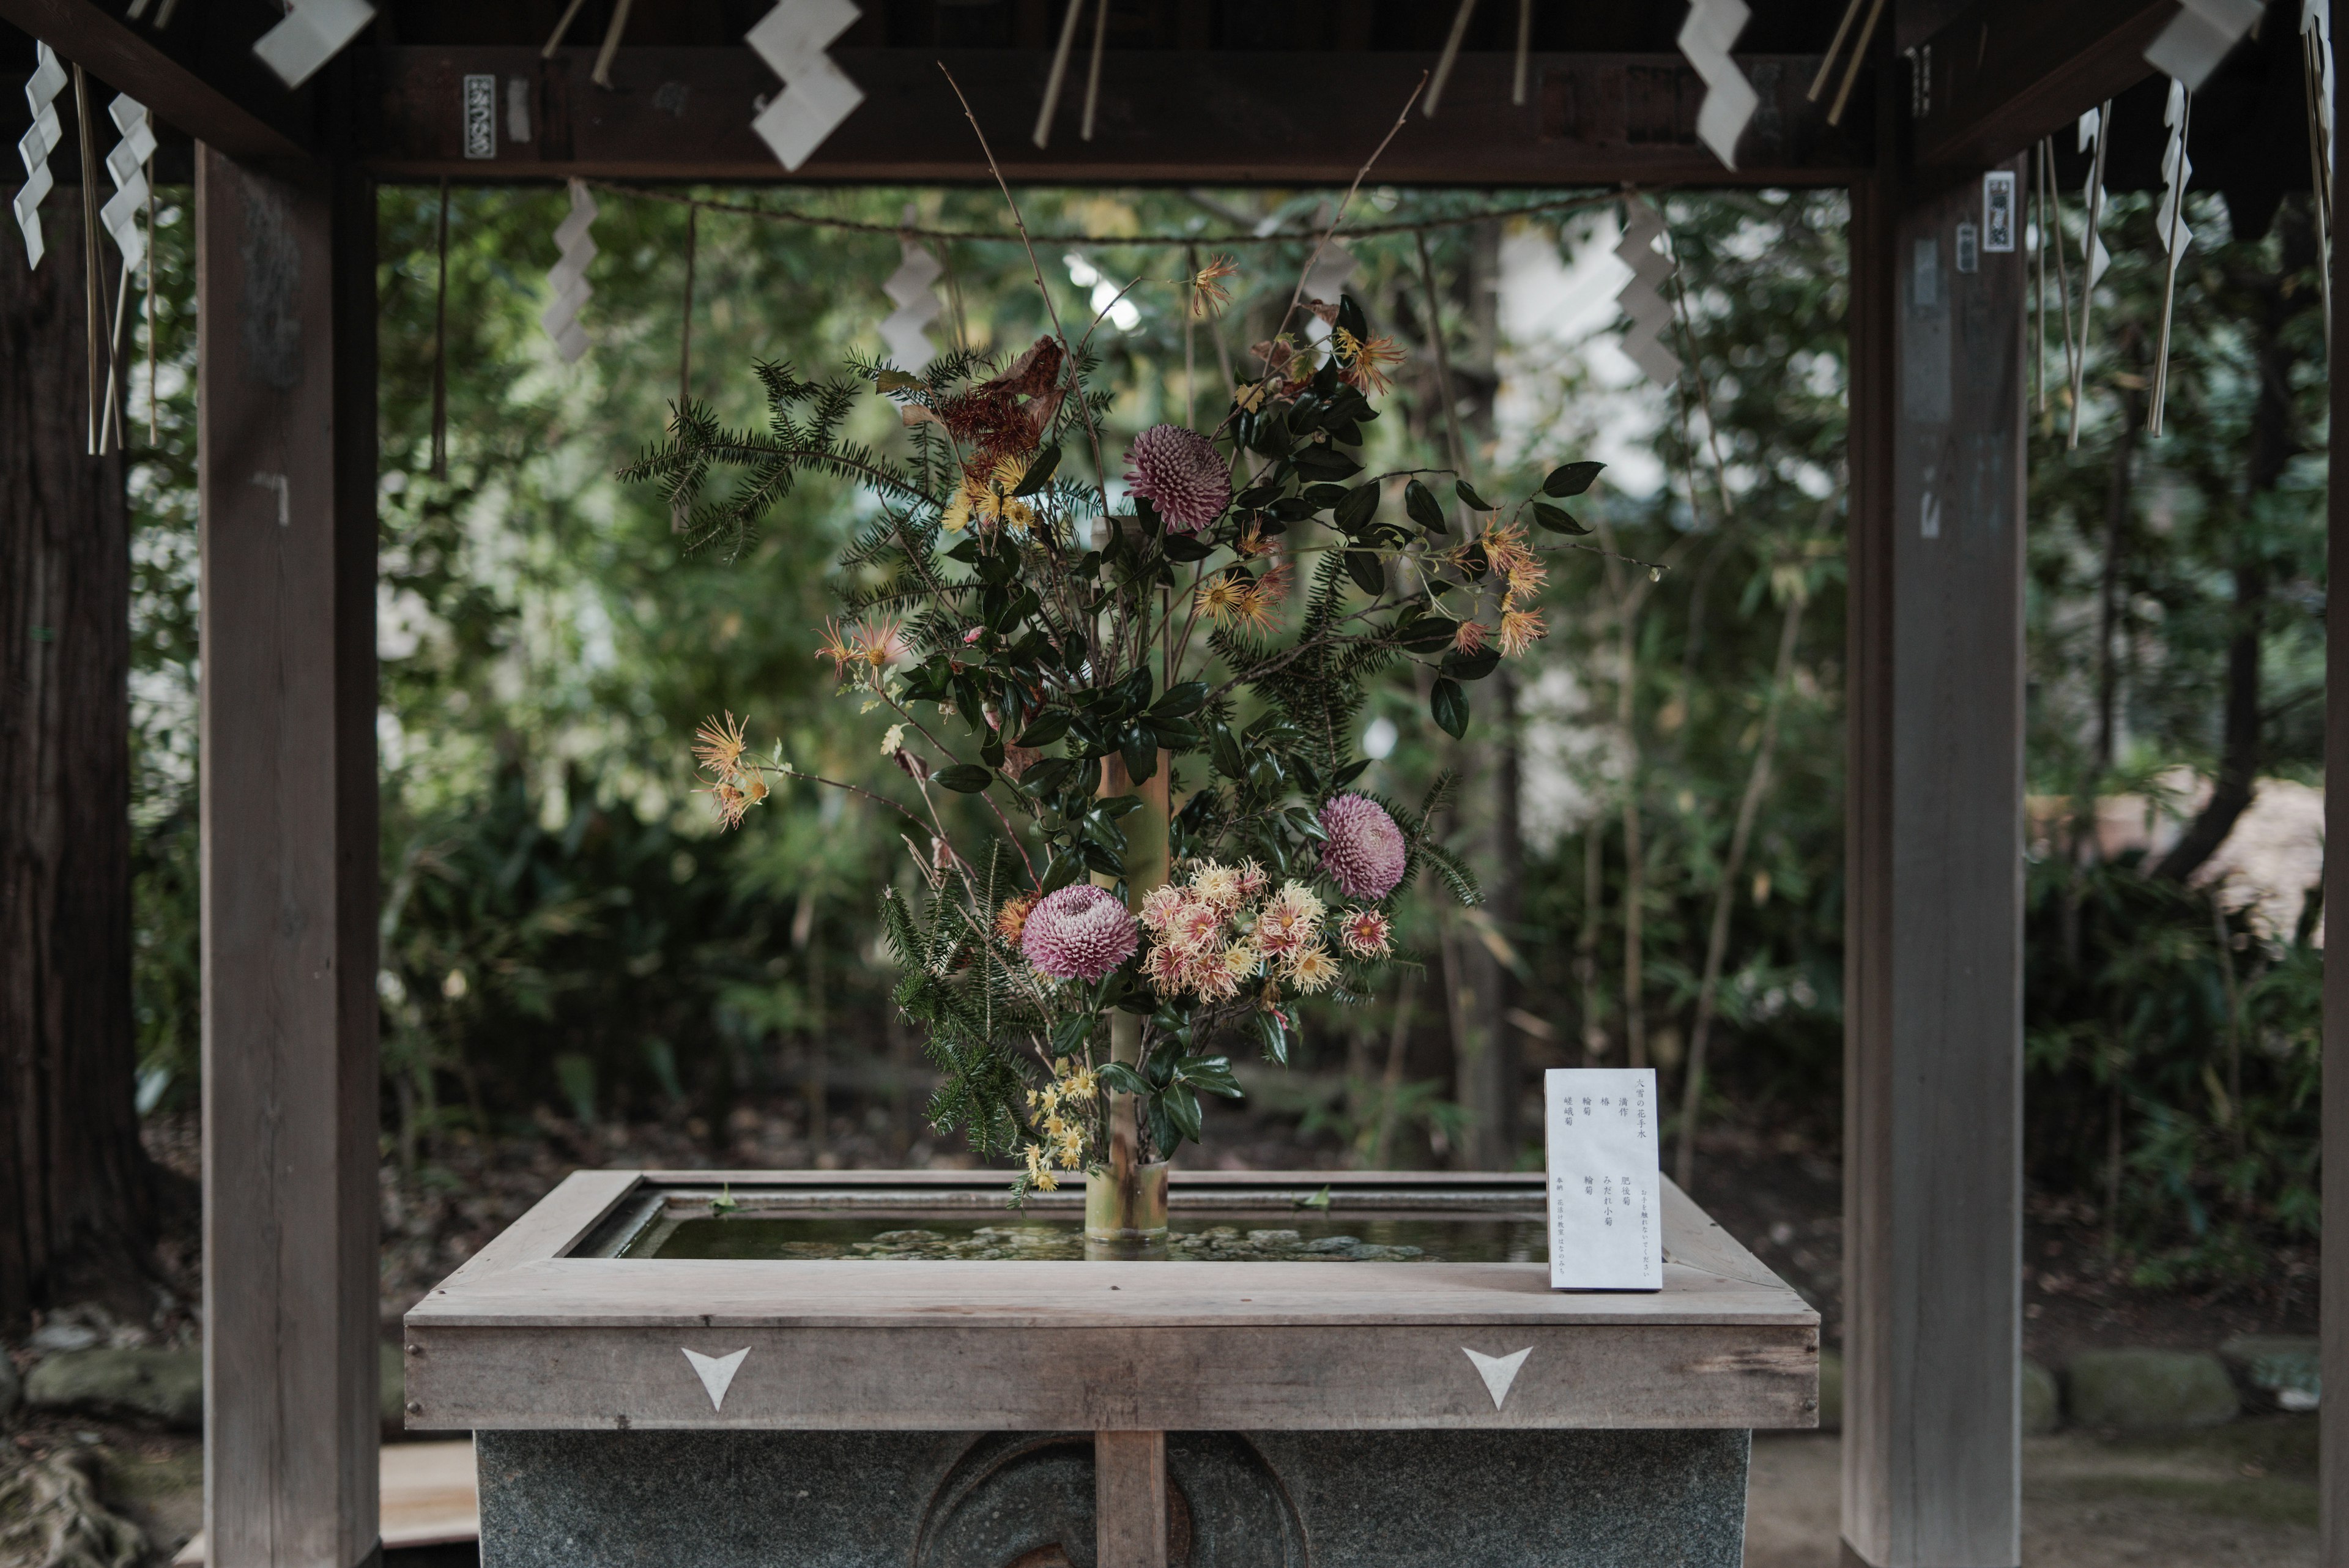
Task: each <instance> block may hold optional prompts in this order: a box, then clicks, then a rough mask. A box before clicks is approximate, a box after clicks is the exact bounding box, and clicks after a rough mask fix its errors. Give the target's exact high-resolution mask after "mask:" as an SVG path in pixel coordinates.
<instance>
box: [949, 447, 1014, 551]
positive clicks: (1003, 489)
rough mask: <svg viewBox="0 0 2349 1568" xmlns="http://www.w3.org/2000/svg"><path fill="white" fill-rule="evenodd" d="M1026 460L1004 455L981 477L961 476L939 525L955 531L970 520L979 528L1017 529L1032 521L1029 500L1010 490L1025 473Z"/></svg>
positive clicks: (951, 531)
mask: <svg viewBox="0 0 2349 1568" xmlns="http://www.w3.org/2000/svg"><path fill="white" fill-rule="evenodd" d="M1027 474H1028V469H1027V466H1026V464H1024V463H1023V462H1021V461H1020V460H1019V459H1018V458H1016V457H1007V458H1005V459H1004V460H1003V461H1002V462H999V463H997V464H996V465H995V472H992V473H990V474H988V476H987V477H986V478H985V479H973V478H971V477H970V476H969V475H968V474H966V475H964V476H963V480H962V483H960V484H958V485H957V486H956V487H955V493H954V499H953V500H951V501H949V502H947V509H946V514H945V515H944V516H943V517H941V518H940V519H939V523H940V525H941V526H943V527H944V528H945V529H946V531H947V533H949V534H959V533H961V532H962V531H963V530H964V529H965V528H968V527H969V526H970V525H971V524H972V523H974V522H976V523H978V524H979V525H980V526H981V527H982V528H992V527H1009V528H1011V529H1014V530H1017V531H1019V532H1021V533H1025V532H1026V531H1027V530H1028V529H1030V528H1032V527H1034V526H1035V524H1036V514H1035V512H1034V510H1033V509H1031V508H1030V506H1029V504H1027V503H1026V502H1025V501H1022V500H1020V499H1019V497H1018V496H1016V495H1014V494H1012V492H1013V491H1015V490H1017V489H1019V482H1020V480H1022V479H1024V478H1026V477H1027Z"/></svg>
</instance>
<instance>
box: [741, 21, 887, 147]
mask: <svg viewBox="0 0 2349 1568" xmlns="http://www.w3.org/2000/svg"><path fill="white" fill-rule="evenodd" d="M863 15H864V12H862V11H860V10H858V9H857V8H856V7H855V6H854V5H851V4H850V3H849V0H782V3H781V5H777V6H776V7H775V8H774V9H773V10H771V11H770V12H768V13H767V15H766V17H765V19H764V20H762V21H761V22H760V24H759V25H758V26H755V27H753V28H751V29H750V32H749V33H748V34H747V35H746V36H745V37H744V42H746V43H748V44H749V45H750V47H752V48H753V49H756V50H757V51H758V53H759V57H760V58H761V59H762V60H764V61H766V62H767V68H768V69H769V70H771V71H773V72H774V73H775V74H776V75H777V76H779V77H781V78H783V90H782V92H781V94H779V95H778V96H777V97H776V99H775V101H774V102H772V103H771V104H769V105H768V106H767V107H766V108H765V109H762V110H761V111H760V113H759V118H758V119H754V120H752V121H751V122H750V129H751V130H755V131H757V132H758V133H759V134H760V135H761V137H764V138H765V139H766V142H767V145H768V146H769V147H771V148H772V149H773V150H774V153H775V157H776V158H777V159H778V160H779V161H781V163H782V166H783V167H784V168H786V169H788V170H791V171H792V172H794V173H796V172H798V171H799V167H800V165H801V164H802V163H804V162H806V161H808V159H809V158H810V157H812V156H813V154H814V152H815V150H816V149H817V148H819V147H821V146H823V139H824V138H825V137H827V136H830V135H831V134H832V133H833V130H836V129H837V128H838V127H839V125H840V122H841V121H842V120H843V119H847V118H848V117H849V115H850V114H852V113H854V111H855V109H856V106H857V105H858V104H860V103H863V102H864V89H863V88H860V87H858V86H857V85H856V84H855V83H854V82H853V81H850V80H849V79H848V76H847V73H845V72H843V70H842V69H841V68H840V67H838V66H836V65H834V64H833V63H832V57H831V56H830V55H828V54H826V53H824V51H825V49H827V48H829V47H831V45H832V41H833V39H834V38H837V37H839V36H841V34H843V33H844V32H846V31H848V29H849V28H850V27H852V26H855V24H856V19H857V18H858V17H860V16H863Z"/></svg>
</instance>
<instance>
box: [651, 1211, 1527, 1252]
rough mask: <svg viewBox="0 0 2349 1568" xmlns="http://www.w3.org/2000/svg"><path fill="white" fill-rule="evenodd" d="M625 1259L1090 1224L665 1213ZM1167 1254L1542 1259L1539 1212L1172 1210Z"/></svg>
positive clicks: (886, 1248) (847, 1246)
mask: <svg viewBox="0 0 2349 1568" xmlns="http://www.w3.org/2000/svg"><path fill="white" fill-rule="evenodd" d="M619 1255H620V1256H621V1257H624V1258H818V1259H822V1258H921V1259H955V1258H1023V1259H1030V1260H1033V1261H1038V1262H1044V1261H1050V1260H1056V1259H1074V1258H1081V1257H1083V1256H1084V1235H1083V1226H1082V1224H1081V1222H1080V1221H1079V1220H1078V1219H1077V1217H1076V1216H1075V1215H1073V1214H1071V1215H1070V1216H1068V1217H1067V1218H1066V1219H1060V1218H1053V1217H1046V1216H1040V1215H1017V1216H1010V1217H1004V1218H999V1217H992V1216H989V1217H981V1216H977V1215H971V1214H940V1213H936V1212H930V1213H923V1212H919V1211H906V1212H899V1213H894V1214H872V1213H841V1212H838V1211H833V1212H830V1213H825V1212H820V1211H819V1212H809V1213H797V1214H788V1215H778V1214H776V1213H774V1212H773V1211H772V1210H768V1211H766V1212H758V1211H755V1210H754V1211H752V1212H749V1213H742V1214H727V1215H690V1216H676V1217H666V1216H665V1217H662V1218H660V1219H657V1220H654V1221H653V1222H652V1223H651V1224H649V1225H647V1226H646V1227H645V1229H644V1230H643V1231H640V1232H638V1233H637V1234H636V1237H635V1238H634V1239H633V1240H631V1241H629V1243H628V1245H627V1246H626V1247H625V1248H623V1249H622V1250H621V1251H620V1254H619ZM1166 1257H1167V1259H1168V1261H1169V1262H1185V1261H1194V1260H1204V1261H1215V1262H1426V1263H1493V1262H1513V1263H1524V1262H1546V1261H1547V1259H1548V1257H1549V1249H1548V1246H1547V1238H1546V1236H1545V1235H1544V1230H1543V1224H1542V1220H1541V1218H1540V1216H1538V1215H1536V1214H1507V1213H1478V1214H1456V1213H1455V1214H1435V1215H1427V1214H1414V1215H1394V1216H1384V1215H1379V1214H1375V1213H1360V1214H1331V1215H1324V1214H1298V1213H1289V1212H1278V1211H1275V1212H1266V1213H1229V1212H1223V1213H1216V1214H1213V1215H1205V1214H1202V1215H1194V1216H1190V1217H1188V1218H1186V1217H1185V1216H1183V1215H1181V1214H1177V1215H1175V1216H1174V1220H1173V1223H1172V1225H1171V1227H1170V1231H1169V1235H1168V1237H1167V1250H1166Z"/></svg>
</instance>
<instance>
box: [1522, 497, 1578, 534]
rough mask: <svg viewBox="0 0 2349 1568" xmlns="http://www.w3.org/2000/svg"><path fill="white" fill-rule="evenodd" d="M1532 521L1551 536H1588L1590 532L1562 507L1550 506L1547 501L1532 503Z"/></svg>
mask: <svg viewBox="0 0 2349 1568" xmlns="http://www.w3.org/2000/svg"><path fill="white" fill-rule="evenodd" d="M1534 521H1535V522H1537V523H1538V524H1541V525H1542V526H1543V527H1545V528H1547V529H1548V530H1549V531H1550V532H1551V533H1553V534H1588V533H1589V532H1590V530H1589V529H1588V527H1586V526H1584V525H1583V524H1580V523H1578V522H1576V521H1575V520H1574V516H1573V514H1571V513H1569V512H1568V511H1567V509H1566V508H1565V507H1563V506H1552V505H1551V504H1549V503H1548V502H1547V501H1537V502H1535V503H1534Z"/></svg>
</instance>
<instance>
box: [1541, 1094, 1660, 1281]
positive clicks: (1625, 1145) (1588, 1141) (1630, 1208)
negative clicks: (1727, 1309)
mask: <svg viewBox="0 0 2349 1568" xmlns="http://www.w3.org/2000/svg"><path fill="white" fill-rule="evenodd" d="M1542 1087H1543V1091H1544V1092H1543V1099H1544V1101H1545V1104H1546V1106H1547V1127H1548V1134H1549V1137H1548V1146H1549V1282H1550V1288H1551V1289H1553V1290H1561V1291H1655V1290H1661V1289H1663V1285H1664V1233H1663V1172H1662V1168H1661V1162H1660V1161H1659V1159H1658V1157H1657V1152H1656V1151H1657V1147H1658V1140H1657V1136H1656V1074H1655V1069H1653V1068H1652V1067H1552V1068H1551V1069H1549V1071H1548V1072H1547V1073H1545V1074H1543V1075H1542Z"/></svg>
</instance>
